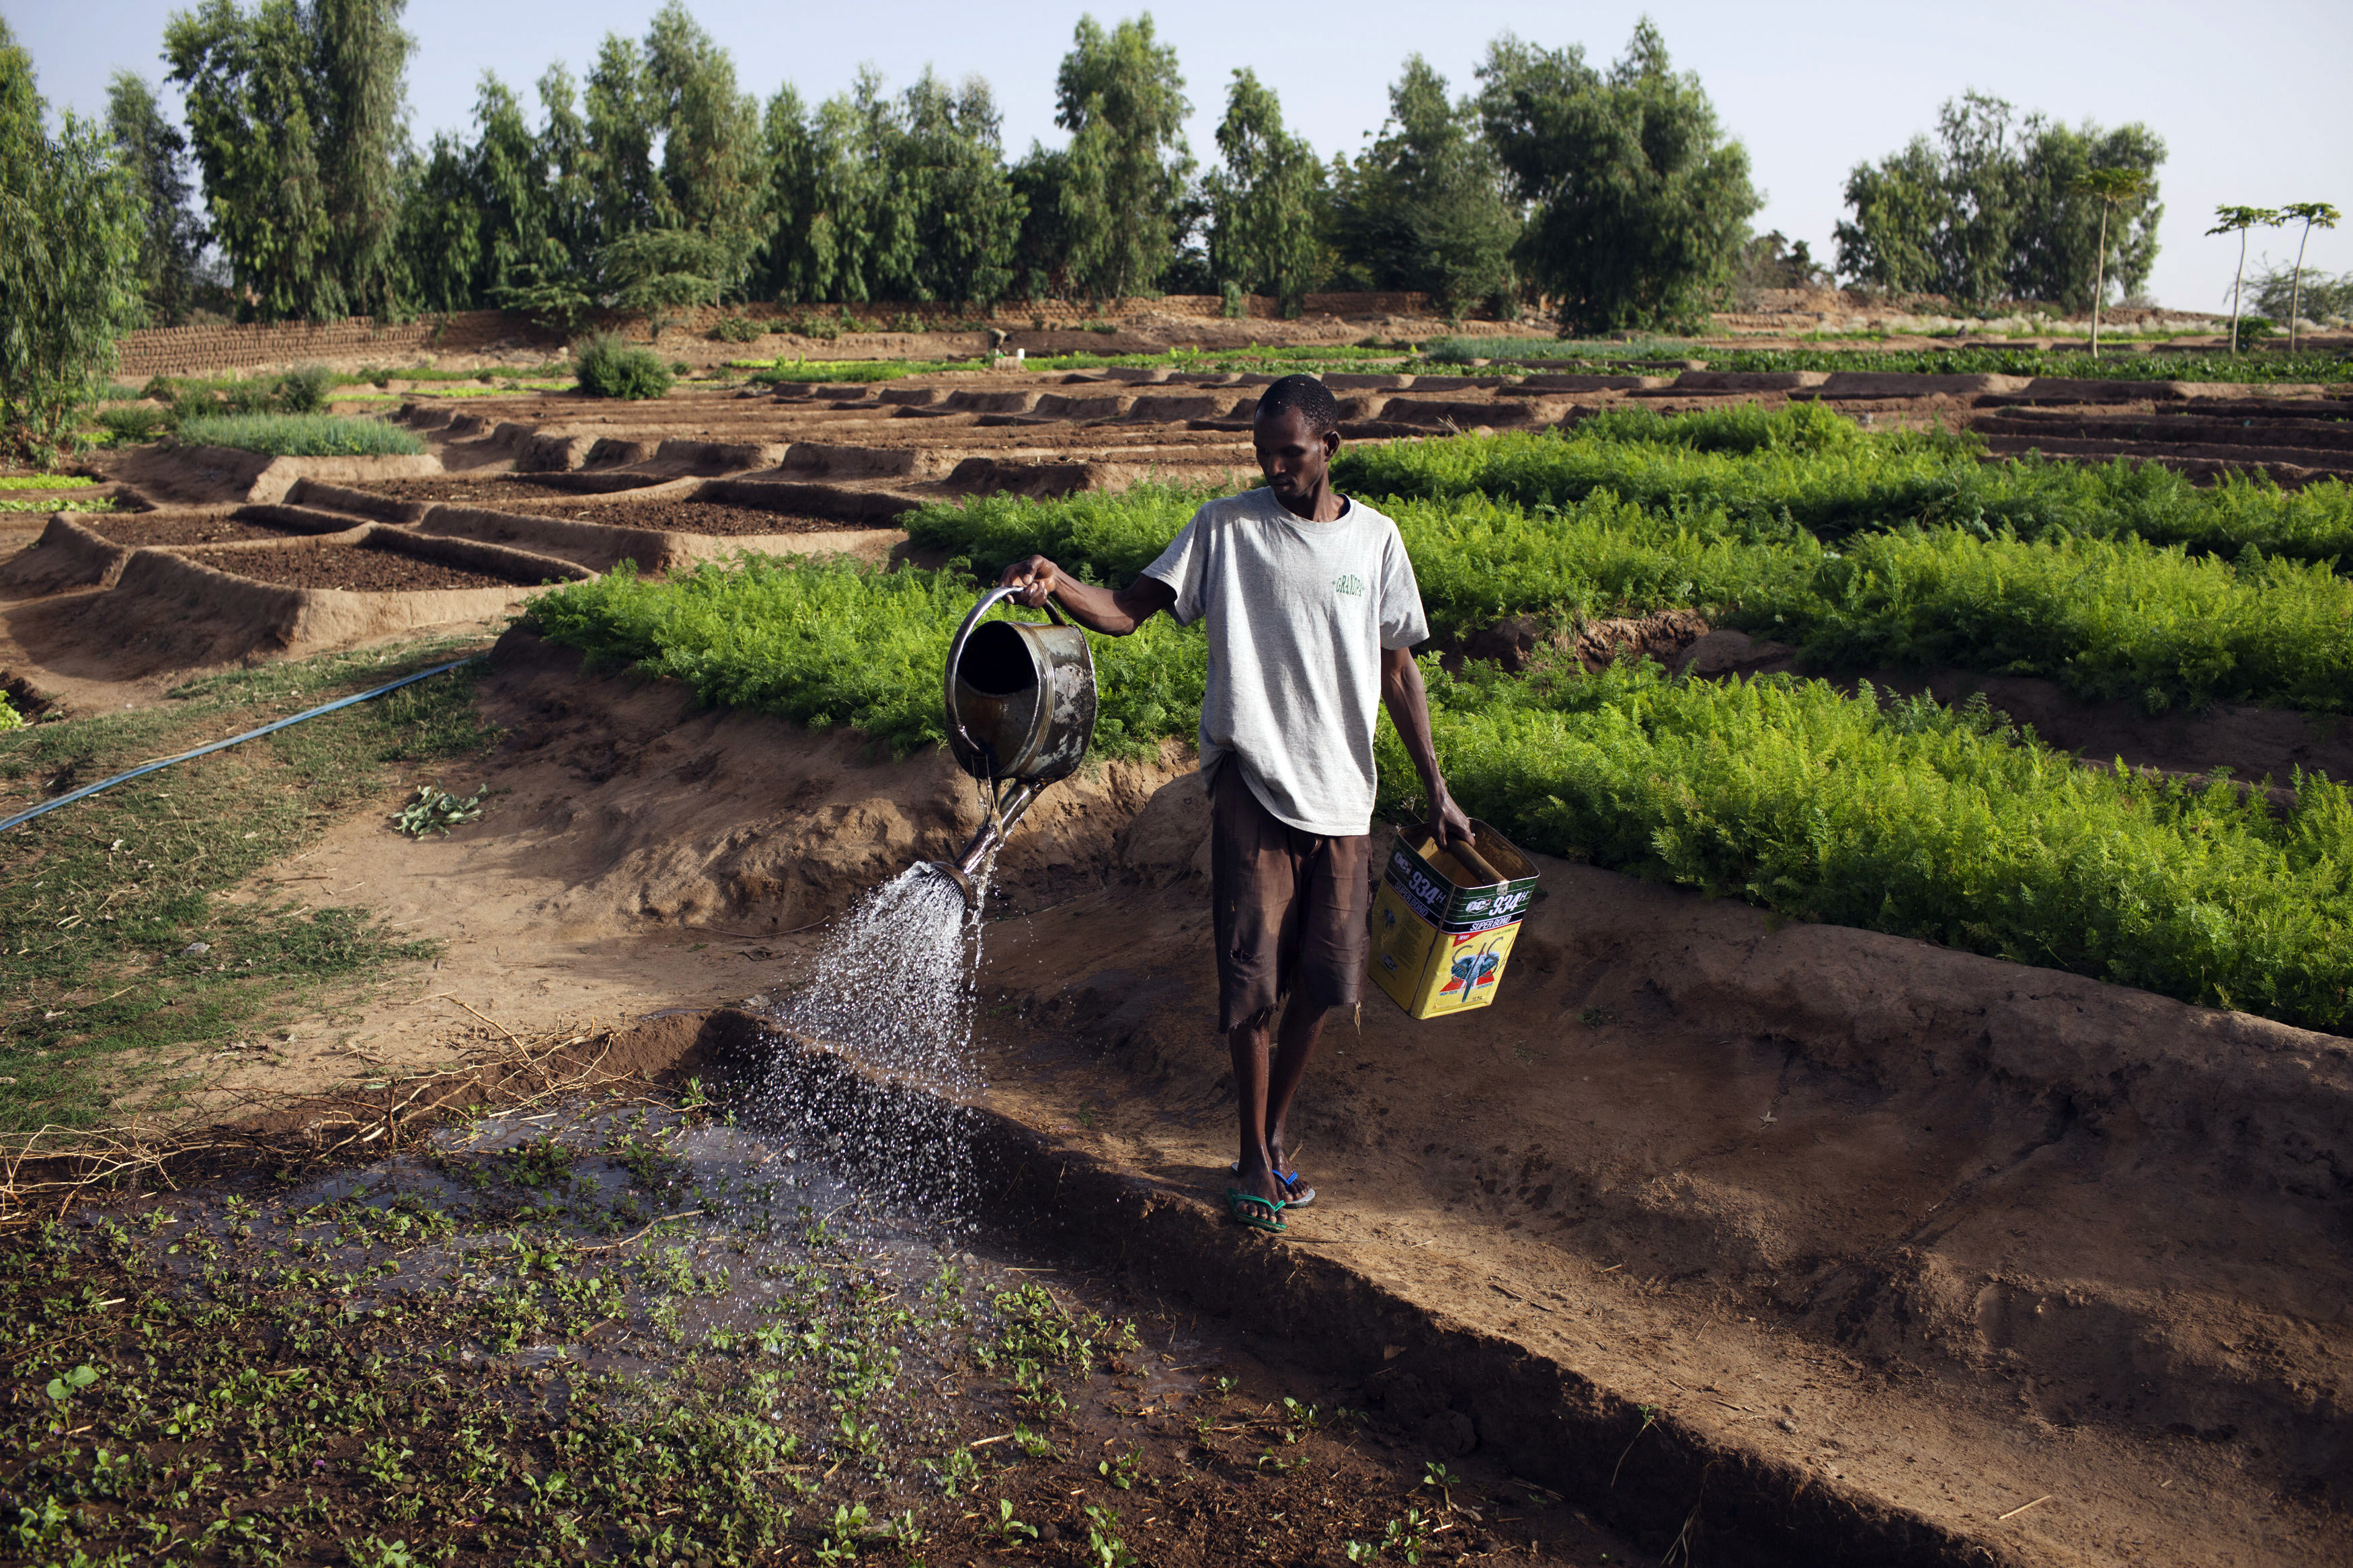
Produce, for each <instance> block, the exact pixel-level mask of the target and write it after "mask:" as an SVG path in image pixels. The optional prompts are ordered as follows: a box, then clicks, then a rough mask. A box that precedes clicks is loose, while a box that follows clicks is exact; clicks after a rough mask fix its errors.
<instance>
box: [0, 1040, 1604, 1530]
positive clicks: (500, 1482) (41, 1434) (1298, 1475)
mask: <svg viewBox="0 0 2353 1568" xmlns="http://www.w3.org/2000/svg"><path fill="white" fill-rule="evenodd" d="M811 1103H814V1102H807V1101H802V1100H797V1098H788V1099H786V1100H782V1101H780V1100H778V1098H777V1097H776V1096H775V1095H773V1094H770V1095H760V1094H749V1095H747V1094H744V1093H742V1092H740V1091H739V1092H737V1093H735V1094H733V1095H731V1096H729V1097H728V1098H726V1099H725V1100H722V1101H720V1102H717V1103H714V1102H712V1101H711V1100H706V1099H705V1097H704V1095H703V1093H702V1083H701V1081H700V1080H699V1079H698V1080H694V1081H692V1082H691V1083H690V1084H689V1085H688V1086H687V1087H686V1088H685V1089H684V1091H683V1092H682V1093H679V1094H671V1095H659V1096H658V1095H649V1094H639V1093H636V1092H629V1093H615V1094H608V1095H606V1096H604V1097H601V1098H593V1099H592V1098H582V1099H576V1100H570V1101H568V1102H565V1103H563V1104H560V1105H548V1104H539V1105H530V1106H525V1107H522V1108H519V1109H516V1110H509V1111H505V1112H501V1113H498V1114H485V1115H470V1116H462V1117H459V1118H456V1119H453V1120H450V1121H447V1122H445V1123H444V1124H442V1125H441V1126H439V1127H438V1129H436V1130H435V1131H432V1132H430V1133H428V1134H427V1135H425V1136H422V1137H419V1138H417V1140H416V1141H415V1142H413V1143H412V1144H411V1145H410V1146H408V1147H406V1148H405V1149H403V1150H401V1151H399V1152H396V1153H394V1154H393V1155H391V1156H389V1157H386V1158H384V1159H380V1160H377V1161H375V1162H374V1163H365V1164H360V1165H354V1166H350V1167H346V1168H343V1169H338V1170H333V1171H325V1172H308V1173H293V1172H278V1173H268V1172H256V1173H252V1174H251V1175H249V1176H248V1177H246V1178H244V1179H241V1180H236V1181H231V1182H227V1183H224V1184H218V1185H214V1186H210V1187H206V1188H203V1189H195V1190H190V1191H188V1192H185V1193H181V1194H171V1195H167V1196H163V1197H160V1198H149V1199H143V1200H139V1199H133V1200H124V1201H121V1202H117V1203H115V1204H112V1205H106V1206H103V1207H94V1208H91V1209H88V1210H84V1211H79V1212H78V1213H77V1214H75V1215H73V1216H72V1217H71V1218H70V1219H69V1220H67V1221H64V1222H62V1223H60V1222H51V1223H48V1224H44V1225H41V1226H37V1227H36V1228H34V1229H31V1230H28V1231H25V1232H20V1233H18V1234H16V1235H15V1236H13V1237H9V1238H7V1240H6V1242H5V1245H0V1251H5V1253H6V1254H7V1255H8V1256H7V1258H6V1262H5V1268H0V1277H5V1279H6V1280H7V1281H8V1282H7V1283H6V1284H5V1286H0V1290H5V1293H6V1295H7V1296H8V1297H9V1298H10V1301H9V1311H8V1314H7V1319H8V1321H10V1322H11V1323H13V1324H14V1325H16V1327H15V1328H14V1329H13V1330H12V1331H10V1333H9V1338H8V1342H7V1352H6V1359H7V1363H8V1371H9V1373H10V1376H9V1380H8V1381H9V1387H10V1393H9V1395H8V1398H9V1415H8V1417H7V1419H8V1420H9V1422H10V1423H11V1425H12V1427H13V1431H12V1434H11V1435H12V1436H13V1437H14V1438H15V1439H16V1441H15V1443H14V1444H13V1445H12V1447H13V1456H12V1458H10V1459H9V1460H7V1461H5V1465H0V1475H5V1490H0V1525H5V1527H6V1528H7V1529H8V1530H9V1531H10V1532H11V1533H10V1537H9V1539H10V1541H11V1543H12V1547H13V1548H15V1549H16V1550H14V1551H12V1552H11V1555H12V1557H15V1558H16V1560H19V1561H41V1562H48V1561H87V1562H104V1561H124V1562H129V1561H174V1562H184V1563H195V1562H203V1563H294V1562H303V1561H320V1562H346V1563H353V1564H362V1565H366V1568H399V1565H404V1564H408V1563H422V1562H427V1561H433V1562H440V1563H451V1562H455V1563H466V1562H484V1563H509V1562H515V1563H556V1562H577V1561H616V1562H633V1563H663V1564H670V1563H685V1564H689V1565H691V1568H708V1565H712V1564H719V1563H848V1562H875V1563H962V1562H980V1561H1016V1562H1040V1563H1102V1564H1118V1563H1202V1564H1208V1563H1234V1562H1243V1561H1249V1562H1274V1563H1360V1562H1372V1561H1397V1562H1406V1561H1414V1560H1419V1561H1430V1562H1451V1561H1463V1560H1468V1559H1470V1558H1473V1557H1485V1556H1491V1555H1496V1554H1510V1555H1512V1556H1514V1558H1515V1559H1516V1558H1527V1559H1529V1560H1532V1561H1536V1562H1553V1563H1618V1562H1625V1561H1630V1560H1632V1558H1631V1556H1630V1553H1631V1552H1632V1548H1631V1546H1630V1544H1629V1543H1627V1542H1624V1541H1622V1540H1620V1539H1619V1538H1617V1537H1615V1536H1613V1535H1611V1534H1609V1533H1608V1532H1606V1531H1602V1530H1600V1529H1599V1528H1598V1527H1597V1526H1596V1525H1595V1524H1593V1523H1592V1522H1591V1521H1589V1520H1588V1518H1587V1517H1586V1516H1585V1515H1583V1514H1582V1513H1580V1512H1579V1511H1578V1510H1577V1509H1576V1508H1574V1507H1572V1506H1570V1505H1568V1504H1567V1503H1566V1502H1564V1501H1563V1500H1561V1499H1559V1498H1558V1497H1557V1496H1556V1494H1552V1493H1550V1492H1547V1491H1546V1489H1544V1488H1542V1487H1541V1486H1539V1485H1536V1484H1535V1483H1532V1482H1528V1481H1525V1480H1519V1481H1515V1480H1514V1478H1513V1477H1512V1476H1511V1475H1510V1473H1509V1471H1508V1469H1507V1468H1502V1467H1498V1466H1496V1465H1493V1464H1492V1463H1487V1464H1482V1463H1480V1462H1478V1461H1476V1460H1471V1459H1461V1458H1443V1459H1440V1458H1432V1457H1430V1455H1428V1454H1427V1453H1425V1452H1424V1451H1423V1449H1422V1447H1421V1446H1420V1445H1419V1444H1417V1443H1416V1442H1414V1441H1412V1440H1411V1439H1410V1438H1409V1436H1406V1435H1404V1434H1401V1433H1399V1432H1398V1431H1397V1430H1395V1429H1394V1427H1393V1426H1391V1425H1389V1424H1388V1423H1386V1422H1384V1421H1383V1420H1382V1419H1381V1418H1379V1417H1377V1416H1376V1415H1367V1414H1366V1413H1365V1410H1364V1408H1363V1406H1364V1400H1363V1398H1362V1395H1361V1394H1360V1392H1359V1391H1358V1390H1356V1388H1354V1387H1353V1386H1351V1385H1348V1384H1344V1383H1336V1382H1335V1381H1333V1380H1331V1379H1330V1378H1328V1377H1324V1376H1319V1375H1317V1374H1316V1373H1314V1372H1312V1371H1309V1370H1305V1369H1303V1368H1301V1367H1300V1366H1298V1365H1296V1364H1295V1363H1290V1362H1287V1361H1285V1360H1284V1359H1282V1358H1280V1357H1276V1356H1271V1355H1264V1354H1261V1349H1262V1346H1261V1344H1260V1343H1259V1340H1260V1335H1259V1333H1258V1332H1257V1331H1256V1330H1255V1329H1254V1328H1253V1326H1252V1325H1251V1324H1250V1323H1248V1322H1247V1321H1241V1322H1229V1321H1219V1320H1218V1319H1214V1318H1210V1319H1204V1318H1202V1317H1201V1316H1200V1315H1199V1314H1198V1312H1195V1311H1191V1310H1187V1309H1185V1308H1183V1307H1181V1306H1176V1305H1172V1304H1170V1303H1167V1302H1165V1301H1162V1300H1158V1299H1156V1298H1155V1297H1153V1296H1151V1295H1149V1294H1137V1293H1134V1292H1133V1291H1130V1290H1128V1289H1124V1288H1123V1287H1122V1286H1121V1285H1119V1284H1118V1283H1116V1282H1114V1281H1113V1280H1112V1279H1108V1278H1106V1277H1103V1276H1101V1275H1098V1274H1096V1273H1093V1272H1091V1271H1090V1270H1089V1268H1087V1267H1086V1266H1084V1265H1083V1264H1081V1263H1079V1262H1076V1261H1074V1260H1073V1259H1071V1258H1068V1257H1062V1256H1058V1255H1056V1254H1055V1253H1054V1252H1052V1251H1050V1250H1048V1249H1042V1248H1039V1247H1035V1246H1031V1245H1027V1244H1026V1243H1025V1239H1024V1237H1023V1235H1022V1234H1021V1233H1020V1232H1019V1231H1018V1230H1015V1229H1009V1228H1007V1227H1005V1226H1001V1225H997V1224H993V1223H991V1222H990V1221H989V1220H988V1219H987V1217H986V1216H985V1215H981V1214H980V1213H978V1212H977V1208H976V1201H975V1200H976V1194H980V1193H981V1189H980V1186H979V1185H978V1184H976V1182H971V1181H967V1182H965V1183H964V1184H962V1185H961V1186H959V1187H958V1188H957V1189H956V1190H955V1191H950V1192H946V1193H943V1194H933V1195H930V1196H925V1197H923V1198H921V1199H913V1198H911V1196H910V1194H907V1193H906V1192H905V1191H904V1190H903V1189H902V1191H900V1192H898V1193H896V1194H892V1195H889V1196H884V1195H881V1194H878V1193H877V1191H876V1190H875V1189H874V1187H873V1186H872V1185H871V1184H870V1183H867V1182H863V1181H860V1180H859V1179H856V1178H855V1177H854V1176H853V1175H851V1174H849V1171H850V1170H851V1169H853V1168H859V1167H873V1166H876V1165H886V1166H887V1165H889V1164H890V1163H892V1162H891V1161H890V1160H889V1159H888V1158H887V1157H884V1155H883V1152H881V1151H876V1150H872V1149H867V1150H863V1151H860V1150H855V1149H852V1150H847V1151H843V1152H847V1153H849V1155H850V1156H851V1157H850V1158H849V1159H848V1160H843V1159H840V1158H839V1157H837V1158H832V1159H828V1158H823V1157H820V1154H821V1151H822V1150H823V1148H824V1146H825V1145H826V1144H827V1143H828V1142H833V1141H835V1140H837V1139H839V1137H840V1136H841V1129H840V1128H839V1126H837V1125H834V1124H831V1123H826V1122H819V1121H813V1120H811V1119H809V1118H808V1117H807V1116H806V1115H804V1114H802V1113H801V1112H802V1110H806V1109H807V1106H808V1105H809V1104H811ZM965 1152H966V1153H967V1154H969V1152H970V1151H969V1149H967V1150H966V1151H965ZM981 1163H982V1164H985V1163H986V1162H985V1160H984V1161H982V1162H981ZM952 1166H953V1162H950V1161H940V1162H935V1163H934V1171H935V1172H939V1171H949V1170H951V1168H952ZM973 1170H974V1173H976V1174H977V1173H978V1171H979V1167H978V1166H975V1167H973Z"/></svg>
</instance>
